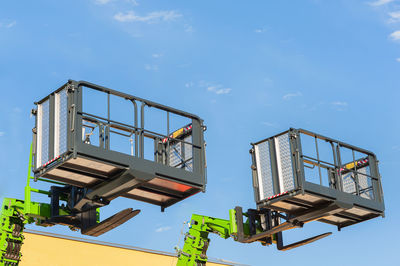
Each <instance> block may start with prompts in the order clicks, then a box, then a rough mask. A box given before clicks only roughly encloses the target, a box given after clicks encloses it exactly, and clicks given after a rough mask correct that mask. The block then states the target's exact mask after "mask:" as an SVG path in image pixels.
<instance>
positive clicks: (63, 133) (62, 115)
mask: <svg viewBox="0 0 400 266" xmlns="http://www.w3.org/2000/svg"><path fill="white" fill-rule="evenodd" d="M57 97H59V110H58V115H59V118H58V119H59V120H58V121H59V122H58V133H59V147H58V152H59V154H57V155H61V154H63V153H64V152H66V151H67V134H68V132H67V130H68V129H67V128H68V94H67V89H63V90H62V91H60V92H59V93H57ZM57 155H56V156H57Z"/></svg>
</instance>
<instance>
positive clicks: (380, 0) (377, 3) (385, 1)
mask: <svg viewBox="0 0 400 266" xmlns="http://www.w3.org/2000/svg"><path fill="white" fill-rule="evenodd" d="M393 1H394V0H377V1H374V2H369V3H368V4H369V5H370V6H383V5H386V4H389V3H390V2H393Z"/></svg>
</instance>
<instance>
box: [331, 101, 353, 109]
mask: <svg viewBox="0 0 400 266" xmlns="http://www.w3.org/2000/svg"><path fill="white" fill-rule="evenodd" d="M331 105H332V106H333V107H334V108H335V109H336V110H337V111H345V110H346V108H347V106H348V105H349V104H348V103H347V102H342V101H335V102H331Z"/></svg>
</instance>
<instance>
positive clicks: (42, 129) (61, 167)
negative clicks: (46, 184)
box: [33, 80, 206, 208]
mask: <svg viewBox="0 0 400 266" xmlns="http://www.w3.org/2000/svg"><path fill="white" fill-rule="evenodd" d="M93 93H95V94H93ZM84 95H86V96H84ZM95 96H96V97H104V99H105V101H102V102H96V99H97V98H96V97H95ZM84 97H86V98H84ZM110 98H111V100H110ZM84 99H86V100H87V101H86V102H85V101H84ZM102 99H103V98H102ZM113 100H115V101H117V100H118V101H119V102H117V104H116V105H115V106H116V108H120V107H121V106H122V105H123V104H125V103H127V104H128V106H129V108H128V109H127V110H120V112H119V113H120V114H122V115H123V116H126V117H129V118H130V119H131V122H129V123H127V122H122V121H120V120H118V119H116V120H114V118H113V117H111V116H110V113H112V111H113V109H112V108H111V104H110V101H113ZM36 104H37V109H36V111H35V112H34V113H35V115H36V125H35V128H34V130H33V132H34V170H33V171H34V174H35V177H36V178H46V179H51V180H57V181H61V182H64V183H65V184H70V185H74V186H78V187H84V188H88V189H95V188H99V187H100V186H102V185H106V184H108V186H109V187H108V190H107V191H103V193H104V194H103V195H101V196H104V197H106V198H108V199H113V198H115V197H118V196H124V197H128V198H132V199H136V200H141V201H145V202H148V203H152V204H156V205H160V206H161V207H162V208H165V207H168V206H170V205H172V204H174V203H176V202H178V201H180V200H183V199H184V198H186V197H188V196H191V195H193V194H195V193H198V192H199V191H204V190H205V185H206V168H205V165H206V164H205V142H204V136H203V131H204V130H205V126H204V124H203V120H202V119H200V118H199V117H198V116H196V115H193V114H190V113H186V112H183V111H180V110H177V109H174V108H171V107H168V106H164V105H161V104H158V103H155V102H151V101H148V100H145V99H141V98H138V97H135V96H132V95H128V94H125V93H121V92H118V91H115V90H111V89H108V88H105V87H102V86H98V85H95V84H92V83H89V82H85V81H79V82H77V81H72V80H70V81H68V83H66V84H64V85H63V86H61V87H60V88H59V89H57V90H56V91H54V92H53V93H51V94H50V95H48V96H47V97H45V98H43V99H42V100H40V101H39V102H37V103H36ZM85 105H88V106H90V107H91V108H92V109H96V110H100V111H99V113H100V114H99V113H93V112H90V111H86V109H87V108H86V107H87V106H85ZM89 109H90V108H89ZM154 111H157V112H158V113H159V114H160V115H159V116H157V119H160V120H162V121H158V120H157V121H156V122H154V121H151V120H152V117H151V115H149V114H150V113H151V112H154ZM145 118H146V120H145ZM172 118H174V119H175V118H176V121H178V122H176V123H172ZM145 121H146V123H148V124H155V125H156V126H155V128H156V129H155V130H153V129H152V128H151V129H149V128H148V127H147V126H145ZM174 121H175V120H174ZM179 121H184V122H182V123H184V124H182V123H181V124H180V125H179ZM159 124H163V125H165V127H164V128H162V130H161V126H159ZM158 129H160V130H158ZM157 130H158V132H156V131H157ZM161 131H162V132H161ZM118 139H119V141H117V140H118ZM121 147H122V148H121ZM122 150H123V151H122ZM121 176H125V179H124V180H125V181H123V182H122V181H121V180H122V178H121ZM126 176H127V177H126ZM118 177H120V178H119V179H118ZM113 182H114V183H115V184H112V183H113ZM117 183H118V184H117ZM122 183H123V184H122ZM99 196H100V195H99Z"/></svg>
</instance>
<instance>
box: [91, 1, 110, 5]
mask: <svg viewBox="0 0 400 266" xmlns="http://www.w3.org/2000/svg"><path fill="white" fill-rule="evenodd" d="M111 1H112V0H95V1H94V2H95V3H96V4H98V5H105V4H108V3H110V2H111Z"/></svg>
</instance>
